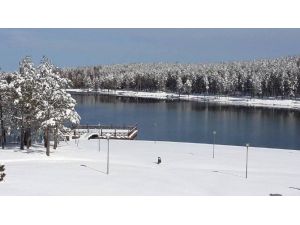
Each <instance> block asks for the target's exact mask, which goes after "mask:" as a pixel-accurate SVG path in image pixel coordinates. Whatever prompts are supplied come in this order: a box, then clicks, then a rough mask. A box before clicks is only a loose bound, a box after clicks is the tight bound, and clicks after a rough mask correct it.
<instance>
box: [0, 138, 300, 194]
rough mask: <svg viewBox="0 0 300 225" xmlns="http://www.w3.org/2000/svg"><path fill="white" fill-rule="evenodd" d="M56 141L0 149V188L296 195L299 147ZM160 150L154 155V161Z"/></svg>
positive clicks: (299, 188)
mask: <svg viewBox="0 0 300 225" xmlns="http://www.w3.org/2000/svg"><path fill="white" fill-rule="evenodd" d="M98 149H99V147H98V140H89V141H88V140H80V141H79V144H78V146H77V144H76V143H74V141H71V142H68V143H65V142H64V143H61V144H60V146H59V147H58V149H57V150H55V151H53V152H51V156H50V157H47V156H46V155H45V150H44V148H42V147H41V146H35V147H33V148H32V149H30V150H29V151H26V150H24V151H20V150H19V149H18V148H10V149H6V150H0V163H1V164H5V167H6V171H5V172H6V174H7V176H6V177H5V181H4V182H1V183H0V195H265V196H268V195H270V194H281V195H300V179H299V178H300V164H299V160H300V152H299V151H296V150H280V149H266V148H254V147H250V149H249V164H248V165H249V166H248V179H245V159H246V155H245V154H246V153H245V147H239V146H220V145H217V146H216V149H215V158H214V159H213V158H212V145H208V144H192V143H175V142H153V141H120V140H111V141H110V173H109V174H108V175H107V174H106V157H107V155H106V153H107V141H106V140H101V148H100V152H99V150H98ZM158 157H161V159H162V163H161V164H157V163H156V162H157V158H158Z"/></svg>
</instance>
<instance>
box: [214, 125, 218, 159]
mask: <svg viewBox="0 0 300 225" xmlns="http://www.w3.org/2000/svg"><path fill="white" fill-rule="evenodd" d="M216 134H217V132H216V131H215V130H214V131H213V137H214V142H213V158H215V143H216Z"/></svg>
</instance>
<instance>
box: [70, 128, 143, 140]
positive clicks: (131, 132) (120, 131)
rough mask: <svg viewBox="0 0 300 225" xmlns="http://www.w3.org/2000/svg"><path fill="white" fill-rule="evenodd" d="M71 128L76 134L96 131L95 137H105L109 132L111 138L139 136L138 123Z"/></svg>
mask: <svg viewBox="0 0 300 225" xmlns="http://www.w3.org/2000/svg"><path fill="white" fill-rule="evenodd" d="M71 129H72V130H73V132H74V135H75V134H76V133H77V134H79V135H80V134H82V133H94V136H97V137H94V138H105V137H106V135H107V134H109V135H110V138H115V139H131V140H132V139H134V138H135V137H136V136H137V132H138V128H137V125H134V126H125V125H123V126H116V125H89V124H86V125H83V124H80V125H75V126H72V127H71Z"/></svg>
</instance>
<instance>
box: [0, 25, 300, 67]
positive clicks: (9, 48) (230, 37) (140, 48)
mask: <svg viewBox="0 0 300 225" xmlns="http://www.w3.org/2000/svg"><path fill="white" fill-rule="evenodd" d="M299 41H300V29H0V68H1V69H2V71H15V70H17V69H18V64H19V61H20V60H21V59H22V58H23V57H25V56H31V57H32V58H33V61H34V62H35V63H38V62H39V61H40V59H41V58H42V56H44V55H45V56H47V57H48V58H50V59H51V60H52V62H53V63H54V64H55V65H56V66H58V67H78V66H92V65H100V64H116V63H122V64H126V63H139V62H144V63H150V62H180V63H211V62H224V61H225V62H227V61H236V60H239V61H242V60H255V59H265V58H276V57H284V56H290V55H300V44H299Z"/></svg>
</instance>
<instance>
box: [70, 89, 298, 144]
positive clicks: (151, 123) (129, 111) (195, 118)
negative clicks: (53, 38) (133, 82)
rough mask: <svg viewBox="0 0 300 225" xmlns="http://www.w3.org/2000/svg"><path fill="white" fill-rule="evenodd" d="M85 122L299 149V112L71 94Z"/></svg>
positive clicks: (170, 136) (163, 136) (156, 135)
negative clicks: (132, 126) (214, 135)
mask: <svg viewBox="0 0 300 225" xmlns="http://www.w3.org/2000/svg"><path fill="white" fill-rule="evenodd" d="M72 96H73V97H74V98H75V99H76V100H77V103H78V105H77V107H76V108H77V111H78V112H79V114H80V116H81V118H82V120H81V123H82V124H98V123H101V124H113V125H123V124H127V125H133V124H138V128H139V134H138V139H146V140H154V139H157V140H167V141H181V142H201V143H211V142H212V139H213V137H212V131H213V130H216V131H217V135H216V142H217V143H219V144H229V145H244V144H245V143H250V145H252V146H261V147H274V148H290V149H300V138H299V135H300V112H299V111H293V110H287V109H267V108H254V107H251V108H250V107H242V106H228V105H218V104H207V103H200V102H187V101H177V100H176V101H160V100H153V99H135V98H128V97H114V96H102V95H87V94H85V95H80V94H73V95H72ZM155 124H156V125H155Z"/></svg>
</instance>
